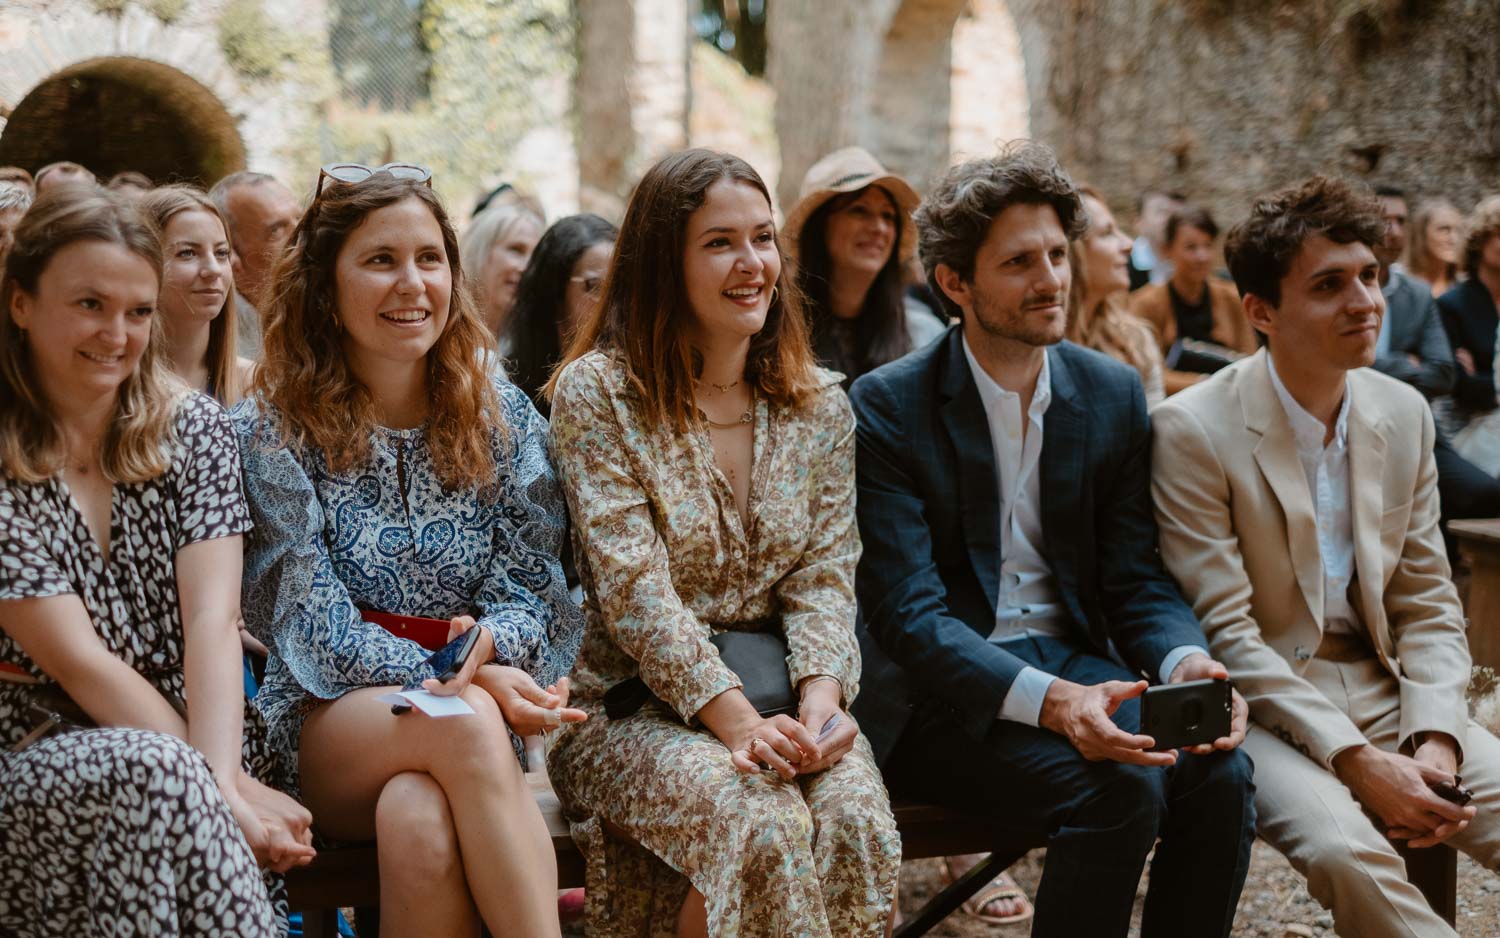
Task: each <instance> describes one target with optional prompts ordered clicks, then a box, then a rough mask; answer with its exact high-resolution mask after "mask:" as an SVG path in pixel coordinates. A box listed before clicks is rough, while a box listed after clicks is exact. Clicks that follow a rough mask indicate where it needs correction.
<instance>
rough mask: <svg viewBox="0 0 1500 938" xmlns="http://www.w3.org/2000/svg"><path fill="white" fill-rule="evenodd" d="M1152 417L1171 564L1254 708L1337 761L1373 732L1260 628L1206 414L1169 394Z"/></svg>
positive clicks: (1311, 750) (1263, 720)
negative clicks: (1363, 728)
mask: <svg viewBox="0 0 1500 938" xmlns="http://www.w3.org/2000/svg"><path fill="white" fill-rule="evenodd" d="M1152 417H1153V419H1154V421H1155V424H1156V432H1155V441H1154V444H1153V449H1154V451H1155V454H1156V463H1155V465H1156V468H1155V472H1154V473H1153V476H1152V480H1151V491H1152V495H1153V496H1154V497H1155V502H1156V517H1157V522H1158V524H1159V526H1160V529H1161V530H1160V543H1161V553H1162V558H1163V559H1164V560H1165V562H1166V566H1167V569H1168V570H1169V571H1171V573H1172V574H1173V575H1174V576H1175V577H1176V578H1177V581H1178V583H1180V584H1181V585H1182V591H1183V593H1184V595H1186V596H1187V597H1188V599H1189V601H1190V602H1191V603H1192V606H1193V611H1194V612H1195V613H1196V614H1197V616H1198V621H1199V622H1201V623H1203V630H1204V631H1205V632H1206V633H1207V634H1208V639H1209V643H1210V644H1209V647H1210V649H1211V650H1212V651H1213V654H1214V657H1215V658H1217V659H1218V660H1219V661H1222V662H1223V663H1224V666H1225V667H1226V668H1228V669H1229V676H1230V677H1232V678H1233V679H1234V681H1235V683H1236V684H1237V685H1238V686H1239V689H1240V693H1241V694H1243V695H1244V697H1245V700H1246V702H1248V703H1249V705H1250V715H1251V716H1252V717H1253V718H1254V719H1255V721H1256V722H1257V723H1259V724H1260V725H1261V726H1263V727H1265V728H1266V729H1268V730H1270V731H1271V732H1273V733H1275V734H1276V735H1278V736H1281V737H1283V738H1284V739H1288V740H1289V741H1290V742H1291V743H1292V745H1295V746H1301V747H1303V748H1304V749H1305V751H1306V753H1307V755H1308V756H1309V757H1310V758H1312V759H1315V760H1316V761H1317V762H1318V763H1319V764H1321V765H1323V766H1324V767H1325V768H1329V769H1331V768H1332V760H1333V757H1334V756H1335V755H1336V754H1337V753H1339V752H1340V751H1342V750H1344V749H1346V748H1348V747H1351V746H1361V745H1364V743H1365V741H1366V740H1365V737H1364V734H1363V733H1361V732H1360V731H1359V729H1358V727H1356V726H1355V725H1354V723H1353V721H1351V720H1350V719H1349V717H1348V716H1347V715H1346V714H1345V713H1344V712H1343V711H1342V710H1340V709H1339V708H1338V707H1336V706H1334V704H1333V703H1332V701H1330V700H1329V699H1328V698H1327V697H1325V696H1324V695H1323V694H1322V693H1321V692H1320V691H1318V689H1317V688H1315V687H1313V685H1312V684H1311V683H1310V682H1309V681H1307V680H1306V679H1305V678H1303V677H1302V676H1301V675H1299V674H1297V673H1296V672H1294V671H1293V670H1292V666H1291V665H1290V664H1289V663H1288V662H1287V660H1286V659H1285V658H1283V657H1282V656H1281V655H1280V654H1278V653H1277V652H1276V650H1275V649H1273V648H1272V647H1271V646H1270V645H1268V644H1266V642H1265V640H1264V639H1263V637H1262V636H1261V631H1260V626H1259V625H1258V624H1257V623H1256V621H1255V619H1254V618H1252V617H1251V614H1250V596H1251V593H1252V589H1253V588H1252V585H1251V583H1250V577H1249V574H1247V573H1246V572H1245V565H1244V560H1243V558H1242V556H1241V553H1240V536H1239V534H1238V533H1237V532H1236V531H1235V529H1234V519H1233V516H1232V515H1231V513H1230V497H1231V494H1230V490H1229V479H1228V477H1227V476H1226V475H1225V473H1224V470H1223V467H1222V465H1221V464H1220V462H1219V458H1218V455H1217V454H1216V453H1215V452H1214V447H1213V442H1212V441H1211V440H1210V439H1209V436H1208V434H1207V433H1206V432H1205V431H1204V429H1203V427H1202V425H1201V424H1199V422H1198V419H1197V417H1196V416H1195V415H1193V414H1192V413H1191V412H1190V411H1188V410H1187V409H1186V408H1184V407H1182V406H1181V405H1180V404H1177V403H1176V402H1173V401H1170V400H1169V401H1167V403H1165V404H1163V405H1162V406H1161V407H1158V408H1157V409H1156V411H1155V412H1154V413H1153V414H1152ZM1280 588H1283V589H1284V588H1286V586H1285V584H1281V585H1280Z"/></svg>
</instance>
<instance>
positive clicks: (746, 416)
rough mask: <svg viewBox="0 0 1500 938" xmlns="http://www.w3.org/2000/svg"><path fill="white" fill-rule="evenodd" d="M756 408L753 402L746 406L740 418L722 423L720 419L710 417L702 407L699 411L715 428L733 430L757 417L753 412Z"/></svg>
mask: <svg viewBox="0 0 1500 938" xmlns="http://www.w3.org/2000/svg"><path fill="white" fill-rule="evenodd" d="M754 408H755V405H754V403H752V404H751V405H750V406H749V407H746V408H745V412H744V413H742V414H740V416H739V419H738V420H731V421H729V422H728V423H720V422H719V421H717V420H715V419H713V418H712V417H710V416H709V415H708V414H703V411H702V410H701V409H700V410H699V411H698V413H700V414H703V419H704V420H706V421H707V422H708V425H709V426H710V427H713V428H714V429H715V430H733V429H734V428H735V427H742V426H744V425H745V424H747V423H750V422H751V421H753V420H754V419H755V415H754V413H753V411H754Z"/></svg>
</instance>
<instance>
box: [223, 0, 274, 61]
mask: <svg viewBox="0 0 1500 938" xmlns="http://www.w3.org/2000/svg"><path fill="white" fill-rule="evenodd" d="M287 45H288V40H287V37H286V34H285V33H283V32H282V31H281V30H280V29H278V28H277V27H276V26H275V25H274V24H272V22H271V20H270V17H268V16H266V11H265V10H263V9H261V5H260V0H229V4H228V5H227V6H225V7H224V12H223V13H222V14H221V15H220V16H219V46H220V48H222V49H223V50H224V57H225V58H226V59H228V60H229V64H230V65H232V66H234V69H235V71H237V72H239V73H240V74H241V75H243V76H245V77H246V78H249V79H252V80H263V79H269V78H275V77H277V76H278V75H279V74H280V72H281V66H282V63H283V61H284V60H285V59H286V57H287V53H288V49H287Z"/></svg>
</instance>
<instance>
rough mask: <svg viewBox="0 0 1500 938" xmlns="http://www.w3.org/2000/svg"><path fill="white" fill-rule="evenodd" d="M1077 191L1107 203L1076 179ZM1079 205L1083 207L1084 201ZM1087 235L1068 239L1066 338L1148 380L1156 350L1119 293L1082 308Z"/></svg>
mask: <svg viewBox="0 0 1500 938" xmlns="http://www.w3.org/2000/svg"><path fill="white" fill-rule="evenodd" d="M1078 191H1079V193H1080V194H1081V195H1083V196H1085V197H1087V198H1090V199H1093V200H1094V201H1096V202H1098V203H1099V204H1100V205H1107V204H1108V203H1107V202H1105V201H1104V196H1103V195H1102V194H1101V193H1100V192H1099V190H1098V189H1095V188H1094V187H1093V186H1091V185H1089V184H1087V183H1080V184H1079V186H1078ZM1083 205H1084V208H1085V210H1087V208H1088V203H1087V202H1084V203H1083ZM1088 237H1089V232H1088V231H1085V232H1084V233H1083V235H1082V236H1080V237H1077V238H1074V239H1073V240H1071V241H1069V242H1068V266H1069V267H1070V268H1072V271H1073V283H1072V285H1071V286H1070V287H1069V288H1068V330H1067V336H1068V341H1069V342H1073V343H1075V344H1077V345H1082V346H1084V347H1085V348H1091V349H1094V350H1095V351H1099V352H1103V353H1104V354H1106V355H1108V356H1110V357H1111V358H1114V359H1116V360H1118V361H1122V362H1124V363H1125V364H1127V365H1129V366H1130V367H1132V368H1134V369H1135V370H1136V371H1138V372H1140V375H1141V380H1142V381H1145V380H1148V379H1149V378H1150V377H1151V366H1152V364H1153V362H1154V361H1155V355H1154V354H1153V353H1155V352H1156V348H1155V345H1154V342H1153V340H1152V330H1151V327H1150V325H1148V324H1147V323H1146V322H1145V321H1144V320H1142V319H1139V318H1137V317H1135V316H1132V315H1131V314H1130V311H1129V310H1127V309H1126V308H1125V302H1124V299H1123V293H1112V294H1110V295H1108V296H1106V297H1104V298H1103V299H1100V300H1098V301H1097V302H1095V303H1093V304H1092V305H1091V306H1090V307H1089V308H1087V309H1085V308H1084V299H1083V298H1084V297H1085V296H1087V295H1088V292H1089V274H1088V263H1087V261H1086V260H1085V258H1084V256H1083V243H1084V241H1085V240H1086V239H1087V238H1088Z"/></svg>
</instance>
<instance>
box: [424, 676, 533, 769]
mask: <svg viewBox="0 0 1500 938" xmlns="http://www.w3.org/2000/svg"><path fill="white" fill-rule="evenodd" d="M463 699H464V701H465V702H466V703H468V705H469V706H470V707H472V708H473V710H474V713H473V715H472V716H470V715H464V716H459V717H438V718H432V719H429V720H428V721H427V723H428V725H427V726H426V727H424V728H423V736H424V739H425V740H426V741H427V745H428V746H429V747H430V748H429V752H430V753H431V755H432V758H433V759H434V761H435V764H434V765H433V770H434V771H435V772H437V771H440V770H457V771H463V772H466V773H476V774H479V775H482V776H483V777H484V778H485V779H487V780H489V781H490V782H491V783H492V784H495V785H498V786H501V787H505V786H508V785H512V784H522V783H524V779H523V777H522V773H521V765H520V763H519V762H518V761H517V760H516V755H515V750H514V749H512V748H511V742H510V731H509V728H508V727H507V726H506V723H505V718H504V716H502V715H501V713H500V707H499V705H498V704H496V703H495V698H493V697H491V696H490V695H489V694H488V693H486V692H485V691H484V690H481V689H480V688H478V687H474V686H470V687H468V688H467V689H466V690H464V692H463Z"/></svg>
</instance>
